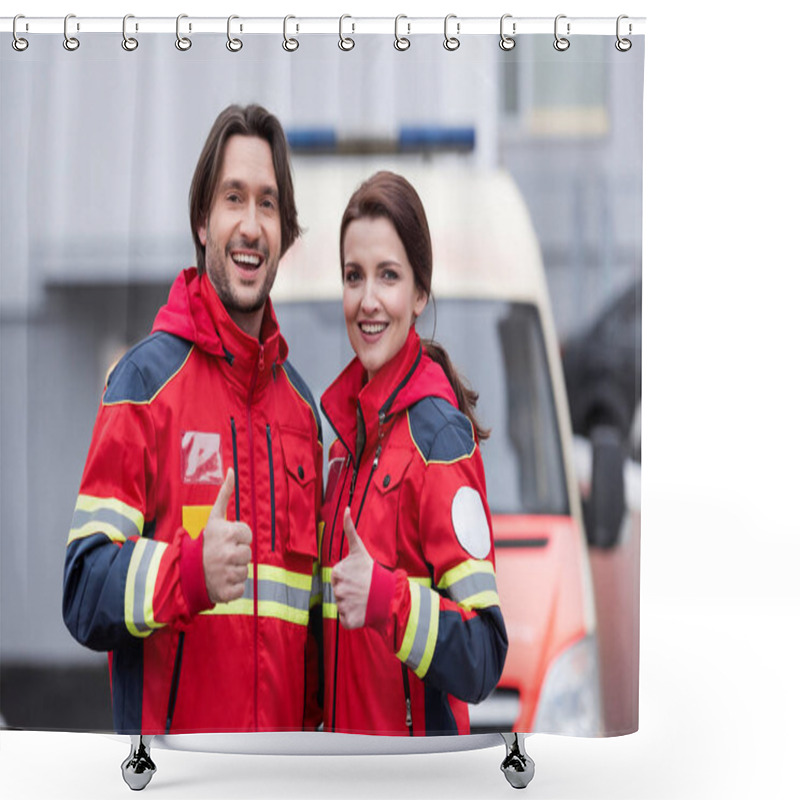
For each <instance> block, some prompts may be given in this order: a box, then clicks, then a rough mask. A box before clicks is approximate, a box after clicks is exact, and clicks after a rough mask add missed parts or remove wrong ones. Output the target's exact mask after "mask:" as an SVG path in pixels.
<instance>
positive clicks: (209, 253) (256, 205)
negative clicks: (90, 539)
mask: <svg viewBox="0 0 800 800" xmlns="http://www.w3.org/2000/svg"><path fill="white" fill-rule="evenodd" d="M197 235H198V237H199V238H200V242H201V243H202V244H203V245H204V246H205V248H206V272H207V273H208V277H209V280H210V281H211V284H212V285H213V287H214V289H215V290H216V292H217V294H218V295H219V298H220V300H222V304H223V305H224V306H225V308H226V309H227V310H228V313H229V314H230V315H231V318H232V319H233V321H234V322H235V323H236V324H237V325H238V326H239V327H240V328H241V329H242V330H244V331H245V332H246V333H249V334H250V335H251V336H254V337H256V338H258V334H259V332H260V329H261V319H262V317H263V313H264V304H265V303H266V301H267V297H268V296H269V293H270V290H271V289H272V284H273V282H274V281H275V273H276V272H277V271H278V260H279V258H280V252H281V219H280V210H279V208H278V182H277V180H276V178H275V168H274V166H273V163H272V148H271V147H270V145H269V143H268V142H266V141H265V140H264V139H261V138H259V137H257V136H241V135H239V134H236V135H234V136H231V137H230V139H228V142H227V144H226V145H225V152H224V156H223V160H222V169H221V171H220V176H219V181H218V184H217V188H216V191H215V193H214V196H213V197H212V200H211V208H210V210H209V212H208V217H207V219H206V221H205V224H203V225H201V226H200V227H199V228H198V229H197Z"/></svg>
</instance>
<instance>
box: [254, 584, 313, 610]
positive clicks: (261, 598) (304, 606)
mask: <svg viewBox="0 0 800 800" xmlns="http://www.w3.org/2000/svg"><path fill="white" fill-rule="evenodd" d="M253 588H254V587H253V581H252V579H251V578H248V579H247V582H246V583H245V586H244V598H245V599H246V600H253V599H255V598H254V594H253ZM258 602H259V603H263V602H270V603H280V604H281V605H283V606H288V607H289V608H296V609H298V610H299V611H308V607H309V605H310V604H311V591H310V590H309V589H297V588H296V587H294V586H287V585H286V584H285V583H279V582H278V581H271V580H269V579H267V578H261V579H260V580H259V581H258Z"/></svg>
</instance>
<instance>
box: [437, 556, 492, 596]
mask: <svg viewBox="0 0 800 800" xmlns="http://www.w3.org/2000/svg"><path fill="white" fill-rule="evenodd" d="M477 573H486V574H489V575H492V576H494V567H493V566H492V562H491V561H475V560H474V559H470V560H469V561H462V562H461V563H460V564H459V565H458V566H457V567H453V568H452V569H449V570H448V571H447V572H445V573H444V575H442V579H441V580H440V581H439V583H438V584H436V585H437V586H438V587H439V588H440V589H449V588H450V587H451V586H452V585H453V584H454V583H456V582H457V581H460V580H461V579H462V578H466V577H467V576H468V575H475V574H477Z"/></svg>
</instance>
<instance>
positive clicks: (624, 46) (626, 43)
mask: <svg viewBox="0 0 800 800" xmlns="http://www.w3.org/2000/svg"><path fill="white" fill-rule="evenodd" d="M623 19H628V15H627V14H620V15H619V16H618V17H617V41H616V42H614V47H616V48H617V50H619V51H620V53H627V52H628V50H630V49H631V47H633V42H631V40H630V39H623V38H622V37H621V36H620V35H619V28H620V25H619V24H620V22H622V20H623ZM632 32H633V26H632V25H631V24H630V22H629V23H628V34H629V35H630V34H631V33H632Z"/></svg>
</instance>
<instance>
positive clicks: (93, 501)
mask: <svg viewBox="0 0 800 800" xmlns="http://www.w3.org/2000/svg"><path fill="white" fill-rule="evenodd" d="M143 528H144V515H143V514H142V512H141V511H139V510H137V509H135V508H133V507H132V506H129V505H127V504H126V503H123V502H122V501H121V500H117V499H116V498H115V497H93V496H92V495H88V494H80V495H78V500H77V502H76V503H75V511H74V512H73V515H72V525H71V527H70V531H69V538H68V539H67V544H70V543H72V542H74V541H75V540H76V539H82V538H84V537H86V536H91V535H93V534H95V533H104V534H105V535H106V536H108V538H109V539H111V541H113V542H124V541H125V540H126V539H129V538H130V537H131V536H141V533H142V529H143Z"/></svg>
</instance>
